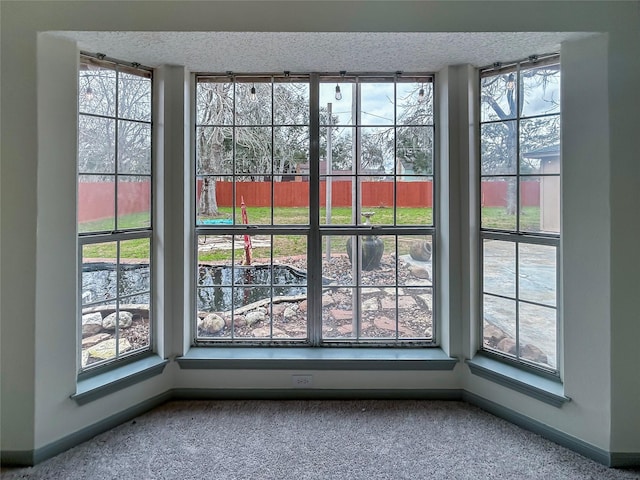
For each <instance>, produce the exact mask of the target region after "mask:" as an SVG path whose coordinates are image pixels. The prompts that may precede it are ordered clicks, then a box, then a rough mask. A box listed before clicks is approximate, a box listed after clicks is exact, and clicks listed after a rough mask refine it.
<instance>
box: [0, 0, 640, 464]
mask: <svg viewBox="0 0 640 480" xmlns="http://www.w3.org/2000/svg"><path fill="white" fill-rule="evenodd" d="M0 8H1V9H2V10H1V14H2V15H1V17H2V18H1V22H2V23H1V27H2V28H1V40H2V45H1V48H2V50H1V53H2V86H1V88H2V121H1V129H2V130H1V133H2V145H1V149H2V150H1V153H2V159H1V161H2V163H1V168H2V170H1V172H2V175H1V179H0V181H1V189H0V192H1V195H2V198H1V206H2V218H1V228H0V232H1V233H0V235H1V236H2V237H1V245H2V252H1V257H0V258H1V262H2V305H1V314H2V331H1V333H2V340H1V342H2V343H1V347H2V352H1V355H2V357H1V361H2V417H1V419H2V435H1V437H2V438H1V441H2V444H1V445H2V449H6V450H29V449H32V448H38V447H40V446H43V445H46V444H48V443H50V442H52V441H55V440H57V439H58V438H61V437H63V436H65V435H67V434H69V433H71V432H73V431H75V430H77V429H80V428H82V427H84V426H87V425H91V424H93V423H95V422H97V421H99V420H100V419H102V418H105V417H107V416H109V415H111V414H113V413H116V412H119V411H121V410H123V409H125V408H127V407H129V406H132V405H135V404H137V403H138V402H140V401H142V400H143V399H145V398H148V397H151V396H153V395H155V394H157V393H160V392H162V391H164V390H165V389H166V388H168V387H169V386H179V387H193V388H202V387H236V388H237V387H242V386H245V385H246V386H258V385H260V386H265V387H269V388H278V387H280V386H282V385H284V386H287V385H285V383H286V379H287V378H288V373H289V372H243V375H242V379H240V378H239V376H237V375H236V374H235V373H236V372H206V371H203V372H197V371H179V370H176V368H175V366H171V367H170V368H168V369H167V370H166V372H165V374H164V375H163V376H160V377H154V378H153V379H151V380H147V381H145V382H143V383H141V384H138V385H135V386H133V387H129V388H127V389H125V390H123V391H121V392H119V393H118V394H114V395H110V396H108V397H105V398H102V399H101V400H98V401H96V402H91V403H90V404H88V405H85V406H83V407H79V406H77V405H76V404H75V403H74V402H72V401H71V400H69V399H68V396H69V394H71V393H73V389H74V378H73V377H74V373H73V372H75V368H76V365H75V355H74V354H73V353H72V352H75V334H74V332H75V293H74V292H73V291H67V290H68V286H69V285H70V282H72V278H75V277H74V275H75V258H74V259H73V260H72V257H73V255H72V253H73V252H72V248H73V240H72V237H73V234H74V232H72V231H70V228H71V225H74V222H75V210H74V209H73V207H72V201H71V199H70V196H71V195H72V194H71V193H70V192H73V191H75V188H72V189H71V190H67V189H69V188H70V185H71V183H72V182H73V179H72V178H71V177H73V175H71V177H70V176H69V173H71V167H70V164H71V160H70V159H69V158H68V156H69V155H70V152H71V151H72V148H75V146H74V143H73V142H74V141H75V140H74V135H75V132H73V129H74V126H75V123H74V122H72V121H71V118H72V115H74V114H75V113H74V111H75V104H73V105H72V104H70V103H69V104H68V105H67V102H66V100H69V99H71V97H72V96H73V95H74V90H75V88H76V87H75V80H74V81H73V82H72V83H71V84H68V82H70V81H71V77H72V76H73V75H72V72H70V70H69V69H70V66H71V64H72V62H75V61H76V60H74V59H73V58H72V57H74V55H73V52H72V50H73V48H72V46H71V45H69V44H68V42H66V41H55V42H54V41H49V39H46V38H45V37H42V38H41V43H38V32H46V31H52V30H103V31H105V30H106V31H110V30H111V31H118V30H152V31H153V30H155V31H172V30H173V31H211V30H230V31H264V30H265V29H266V30H269V31H453V32H455V31H601V32H608V43H607V44H606V45H605V44H604V43H603V42H604V40H602V39H597V40H591V41H585V42H584V43H580V42H576V44H575V45H566V46H564V47H563V54H565V53H566V55H567V56H568V62H569V65H571V64H572V63H571V59H572V58H573V59H574V63H573V67H572V68H574V69H575V70H574V75H577V73H578V72H579V71H581V69H584V68H585V65H587V63H586V62H591V61H592V59H591V57H589V58H587V59H584V60H579V58H580V57H581V56H584V55H585V53H587V51H588V50H589V49H591V48H593V49H594V50H595V52H596V53H595V55H594V57H593V61H594V65H597V66H600V67H601V68H600V71H598V72H597V73H596V74H595V75H594V78H592V79H591V78H590V76H589V75H587V77H585V78H582V77H580V81H583V80H585V79H586V80H585V81H586V82H587V84H586V85H592V86H595V87H598V89H599V90H598V92H595V93H594V95H595V97H594V99H595V100H594V101H595V104H594V105H593V107H586V106H584V107H581V106H580V104H581V103H589V102H591V99H590V97H589V98H583V97H582V96H579V95H577V94H574V95H575V97H573V99H572V98H571V94H570V93H566V92H568V91H569V87H568V81H567V82H566V83H567V85H565V87H566V88H565V90H564V92H565V95H569V96H568V98H565V103H564V104H563V110H564V113H565V120H564V121H565V123H566V125H565V127H566V128H565V129H563V136H564V141H565V144H564V147H563V154H564V155H565V159H566V161H567V162H568V164H567V168H568V170H565V174H566V173H567V172H571V173H573V174H575V175H578V178H584V180H585V181H587V182H592V183H593V182H594V181H595V180H594V179H596V180H597V179H598V178H601V177H599V176H602V177H604V178H609V179H610V183H609V186H608V187H607V185H606V183H605V185H604V186H602V182H601V181H598V182H597V184H598V185H600V188H599V190H597V191H596V192H595V193H594V197H590V199H589V201H592V202H594V206H593V212H594V213H593V215H591V214H589V213H588V212H585V210H584V208H583V206H582V204H581V203H580V202H579V201H578V200H582V199H583V194H582V193H581V192H578V191H577V187H576V186H575V185H574V184H573V183H572V182H574V181H576V182H577V180H576V179H575V178H574V177H572V178H566V177H565V180H566V181H567V182H568V183H567V184H566V186H567V188H568V191H567V192H565V197H564V199H565V211H564V217H565V220H566V219H571V221H570V223H568V224H565V225H564V226H565V229H568V230H566V231H565V237H564V241H565V242H567V241H568V240H571V241H572V243H571V244H565V247H566V248H567V249H572V248H574V247H575V248H577V250H576V251H574V252H575V253H573V254H571V253H570V254H568V255H566V256H565V259H564V261H563V268H564V274H565V284H564V294H565V325H566V328H567V342H566V343H567V346H566V356H565V367H564V375H565V381H566V385H567V390H568V391H567V393H568V394H569V395H570V396H572V397H573V398H574V401H573V402H571V403H570V404H568V405H565V406H564V407H563V408H562V409H556V408H552V407H547V406H545V405H541V404H540V403H539V402H537V401H536V400H533V399H530V398H528V397H523V396H522V395H520V394H518V393H516V392H514V391H511V390H507V389H504V388H502V387H498V386H496V385H494V384H492V383H491V382H488V381H485V380H482V379H479V378H478V377H473V376H470V375H466V376H465V379H464V381H463V382H461V381H460V380H459V379H458V371H459V369H461V368H466V367H457V369H456V372H454V373H450V374H446V373H442V372H431V373H429V372H427V373H403V374H401V375H397V376H394V375H393V374H390V373H386V374H382V375H377V374H376V373H375V372H374V373H367V374H365V375H363V374H361V373H358V372H323V373H322V376H321V377H320V378H319V379H318V381H319V382H321V384H322V386H325V387H326V388H343V387H351V388H353V386H354V385H361V386H362V388H403V387H405V388H415V387H419V388H462V387H465V388H468V389H469V390H471V391H473V392H474V393H477V394H479V395H482V396H485V397H486V398H489V399H491V400H493V401H495V402H498V403H500V404H503V405H505V406H507V407H509V408H513V409H514V410H516V411H518V412H520V413H522V414H524V415H528V416H530V417H532V418H534V419H536V420H539V421H541V422H543V423H545V424H548V425H550V426H552V427H555V428H558V429H560V430H562V431H565V432H567V433H570V434H572V435H576V436H577V437H579V438H580V439H582V440H584V441H586V442H588V443H591V444H593V445H595V446H597V447H600V448H603V449H605V450H609V449H610V448H611V449H615V450H616V451H630V452H638V451H640V438H638V435H637V433H636V432H637V430H634V426H636V425H640V416H639V415H640V413H638V411H637V410H636V405H635V402H636V401H637V399H638V398H640V379H639V378H638V374H637V365H638V364H640V362H638V355H639V354H638V351H639V350H640V349H638V348H637V347H636V346H635V342H637V340H636V339H637V338H638V335H640V332H639V331H638V329H639V328H640V326H639V324H640V322H638V314H637V311H636V310H635V305H634V300H635V299H636V298H638V297H639V295H638V293H640V292H639V291H638V280H637V278H638V276H637V273H636V272H637V271H638V267H640V265H638V261H639V260H638V254H637V252H636V251H635V248H634V247H635V245H634V243H637V238H640V235H639V234H640V231H639V229H640V226H639V225H638V220H637V219H638V215H637V212H638V211H640V209H639V208H638V207H640V205H639V204H638V202H639V200H637V199H635V197H634V196H633V195H632V192H633V191H634V190H633V187H634V185H638V180H639V179H640V175H639V174H638V162H637V155H638V154H637V152H639V151H640V145H639V143H638V142H639V141H640V135H638V134H637V112H638V111H640V108H639V107H640V106H639V105H638V94H637V85H638V84H640V78H639V74H638V72H639V68H638V57H640V42H639V41H638V32H637V30H638V3H637V2H623V3H612V2H553V3H540V2H528V1H517V2H496V3H489V2H473V1H472V2H440V3H436V2H426V1H424V2H406V3H405V2H372V3H367V4H366V5H365V2H330V4H323V2H295V3H294V2H270V1H259V2H189V3H183V2H127V3H124V2H123V3H120V2H113V3H108V2H64V1H62V2H7V1H5V2H2V3H1V4H0ZM247 10H249V11H252V12H253V14H252V15H249V16H248V15H246V14H245V12H246V11H247ZM336 11H339V12H340V15H335V12H336ZM45 40H46V42H44V41H45ZM42 42H44V43H42ZM589 42H591V43H589ZM38 47H39V48H40V53H41V54H42V55H41V56H40V57H38V55H37V52H38ZM45 53H46V55H44V54H45ZM38 60H39V61H38ZM55 61H58V62H59V65H54V64H53V62H55ZM563 61H564V60H563ZM587 71H590V69H589V68H587ZM45 72H46V73H47V75H50V76H51V84H49V83H48V82H49V80H50V79H49V78H48V77H45ZM179 73H180V72H177V73H176V72H172V73H171V75H173V79H174V80H173V81H177V80H176V79H175V75H178V74H179ZM458 73H460V72H458ZM74 75H75V74H74ZM569 78H570V77H569ZM55 95H59V98H58V99H57V101H54V100H56V99H53V98H52V96H55ZM567 102H568V103H567ZM62 103H65V105H62ZM54 108H55V109H59V110H60V111H59V114H60V117H59V118H61V119H64V121H60V122H58V123H56V119H55V114H54V110H53V109H54ZM176 108H184V103H181V102H177V107H176ZM589 108H593V109H594V110H593V111H596V112H597V113H598V114H602V115H598V117H596V118H593V121H592V123H590V124H588V125H587V126H586V127H585V128H586V129H587V130H585V132H582V131H581V130H578V129H575V128H573V127H571V126H570V125H569V119H571V118H573V120H572V122H573V121H577V120H578V116H580V115H581V114H582V115H583V114H586V113H589V112H590V110H589ZM607 111H608V121H607V120H605V118H606V114H607ZM567 114H568V115H569V119H567V118H566V115H567ZM52 122H53V123H52ZM634 122H635V123H634ZM572 125H574V124H573V123H572ZM633 125H636V128H635V130H634V129H633ZM165 127H166V128H168V129H170V131H171V132H176V130H175V128H177V127H176V126H175V125H174V126H171V127H167V126H166V125H165ZM607 132H608V133H607ZM587 133H588V135H587ZM171 137H172V139H173V140H174V141H175V142H177V143H178V144H181V143H182V144H184V132H182V133H171ZM583 140H584V142H587V143H586V145H589V147H590V148H589V149H588V151H586V150H587V149H586V148H585V144H583V143H582V142H583ZM165 148H168V149H170V150H171V151H172V152H178V153H173V154H172V158H171V162H182V161H183V159H182V158H180V156H179V152H180V151H181V150H182V148H181V147H180V146H177V147H176V146H175V145H174V146H171V144H169V145H167V143H165ZM583 153H584V155H585V158H584V160H583V159H582V156H583ZM174 155H175V156H174ZM74 161H75V160H74ZM581 162H585V163H586V164H587V165H589V166H590V167H591V168H592V169H593V172H595V173H594V175H591V174H590V172H589V171H585V170H582V169H581V168H580V166H581V165H582V164H581ZM463 173H464V170H463ZM36 182H37V183H36ZM36 185H37V188H36ZM173 187H174V193H175V191H178V194H179V191H180V188H177V189H176V188H175V187H176V185H175V184H173ZM183 187H184V185H183ZM636 197H637V196H636ZM173 208H174V210H173V213H172V214H171V215H170V218H169V219H166V217H165V220H166V221H168V222H178V223H179V221H180V220H179V218H180V215H179V214H178V212H176V211H175V209H177V208H183V207H182V206H174V207H173ZM54 219H55V221H54ZM176 219H178V220H176ZM594 219H595V220H594ZM634 220H635V221H634ZM594 223H595V224H594ZM172 226H178V227H179V228H181V226H180V225H168V227H172ZM583 232H588V233H591V234H593V235H590V237H589V239H592V238H594V239H596V240H597V242H595V243H596V245H595V246H594V248H595V250H596V258H595V259H594V263H593V264H591V265H585V259H586V258H587V257H586V256H585V255H587V253H589V254H593V250H592V249H589V248H588V246H587V245H584V242H585V240H586V239H585V238H584V237H583ZM594 232H595V233H594ZM567 237H568V238H567ZM49 239H50V240H49ZM182 240H183V239H180V238H174V239H173V242H174V243H173V248H174V249H178V248H179V246H180V242H181V241H182ZM69 241H70V243H67V242H69ZM574 242H575V243H576V246H574ZM174 251H175V250H174ZM587 251H588V252H587ZM579 254H580V255H579ZM582 254H584V255H582ZM179 264H180V262H178V261H174V262H173V263H172V264H171V265H167V266H166V268H167V270H168V274H169V275H170V274H171V269H175V268H180V265H179ZM595 270H598V272H595ZM582 274H584V275H582ZM595 274H597V275H598V278H596V279H594V277H593V275H595ZM569 280H570V281H571V282H569ZM58 281H59V284H57V282H58ZM457 288H460V287H457ZM464 293H465V292H462V294H463V295H464ZM467 293H468V292H467ZM458 294H460V292H458ZM172 312H173V315H171V316H170V317H165V323H164V326H165V332H167V331H172V332H174V336H176V335H175V332H178V331H182V330H181V329H182V318H181V317H180V308H179V307H178V308H176V307H175V305H174V307H172ZM463 314H464V316H465V318H469V319H472V318H473V315H471V314H470V313H469V312H463ZM456 322H457V320H456ZM458 323H459V322H458ZM464 328H465V331H466V330H467V328H469V327H468V326H465V327H464ZM460 337H461V336H460V335H457V336H452V337H451V338H450V340H449V341H451V340H453V341H455V342H460V341H462V340H461V338H460ZM163 347H164V348H165V349H173V351H172V352H166V353H167V354H175V353H179V351H180V349H181V346H180V345H176V344H175V343H173V344H172V343H171V342H169V341H165V342H164V343H163ZM451 348H452V350H453V351H462V352H464V351H466V349H467V348H465V347H463V346H461V345H452V347H451ZM176 349H177V351H176ZM354 382H355V383H354Z"/></svg>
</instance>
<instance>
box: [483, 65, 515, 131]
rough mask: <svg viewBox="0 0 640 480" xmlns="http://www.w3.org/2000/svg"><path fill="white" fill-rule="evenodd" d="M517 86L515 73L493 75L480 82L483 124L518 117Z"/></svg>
mask: <svg viewBox="0 0 640 480" xmlns="http://www.w3.org/2000/svg"><path fill="white" fill-rule="evenodd" d="M516 86H517V78H516V74H515V72H512V73H505V74H503V75H491V76H490V77H484V78H482V79H481V80H480V119H481V121H482V122H489V121H493V120H506V119H509V118H515V117H516V115H517V112H516V95H517V89H516Z"/></svg>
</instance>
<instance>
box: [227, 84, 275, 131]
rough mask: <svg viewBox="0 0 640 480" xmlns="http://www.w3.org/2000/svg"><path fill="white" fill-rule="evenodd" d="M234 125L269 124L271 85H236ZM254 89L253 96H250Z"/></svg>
mask: <svg viewBox="0 0 640 480" xmlns="http://www.w3.org/2000/svg"><path fill="white" fill-rule="evenodd" d="M235 87H236V104H235V108H236V124H237V125H269V124H270V123H271V83H236V84H235ZM252 89H255V95H252V93H251V92H252Z"/></svg>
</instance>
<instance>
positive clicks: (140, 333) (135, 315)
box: [113, 293, 151, 354]
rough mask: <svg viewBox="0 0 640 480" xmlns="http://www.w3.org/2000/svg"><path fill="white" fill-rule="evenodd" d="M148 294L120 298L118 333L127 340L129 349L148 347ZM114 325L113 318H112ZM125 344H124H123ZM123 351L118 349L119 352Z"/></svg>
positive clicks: (149, 332)
mask: <svg viewBox="0 0 640 480" xmlns="http://www.w3.org/2000/svg"><path fill="white" fill-rule="evenodd" d="M150 305H151V302H150V295H149V294H148V293H146V294H143V295H134V296H130V297H123V298H121V299H120V303H119V308H120V313H119V315H120V322H119V324H120V325H119V327H118V334H119V336H120V338H124V339H126V340H127V342H128V343H129V345H130V346H131V351H134V350H140V349H145V348H149V347H150V346H151V330H150V327H149V320H150V313H149V312H150ZM113 324H114V325H115V318H114V319H113ZM125 346H126V344H125ZM122 353H125V352H124V351H123V349H122V348H121V349H120V354H122Z"/></svg>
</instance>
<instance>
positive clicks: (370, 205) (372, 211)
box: [358, 176, 394, 225]
mask: <svg viewBox="0 0 640 480" xmlns="http://www.w3.org/2000/svg"><path fill="white" fill-rule="evenodd" d="M358 180H359V181H360V198H361V205H360V206H361V210H362V211H361V219H360V222H359V223H360V224H369V225H393V204H394V201H393V200H394V183H393V180H392V179H387V178H386V177H374V176H371V177H359V178H358ZM367 217H368V219H367Z"/></svg>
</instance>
